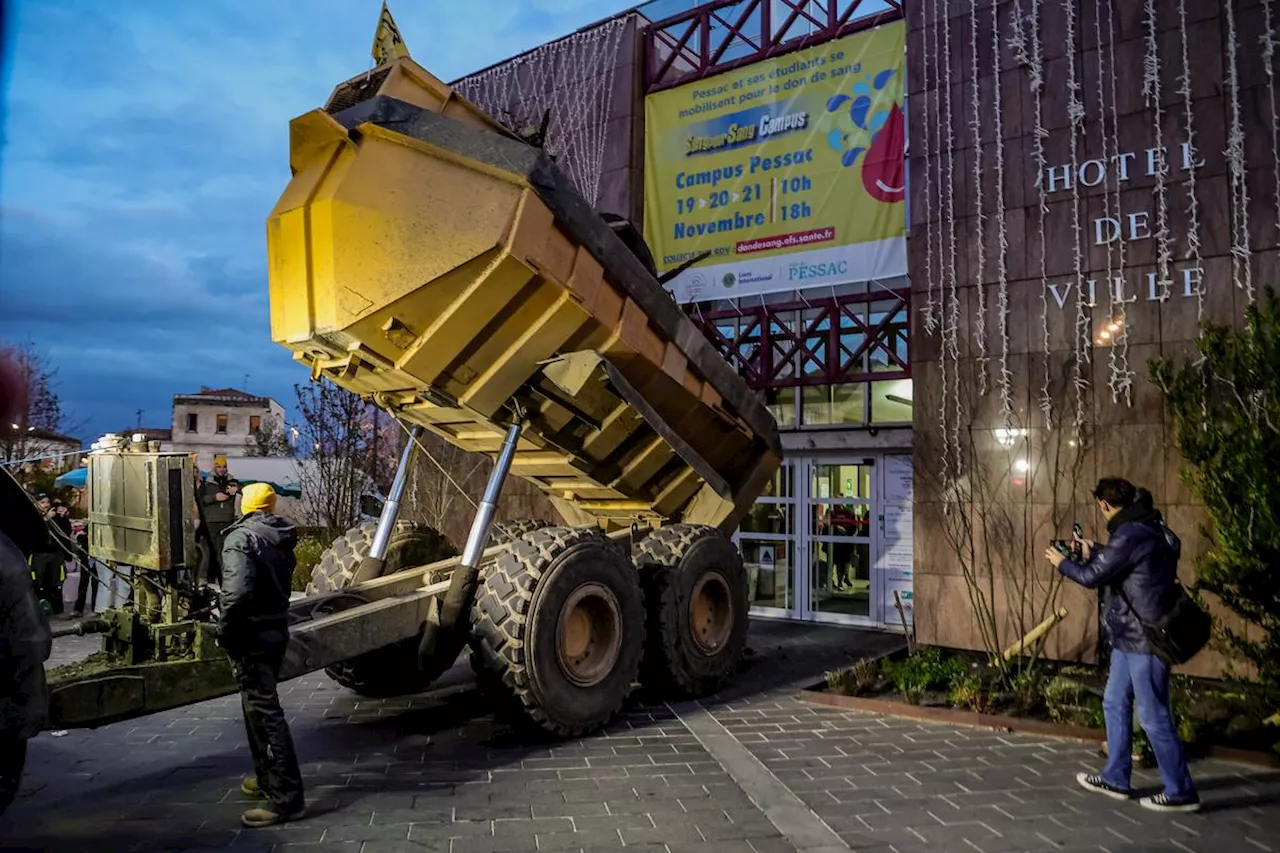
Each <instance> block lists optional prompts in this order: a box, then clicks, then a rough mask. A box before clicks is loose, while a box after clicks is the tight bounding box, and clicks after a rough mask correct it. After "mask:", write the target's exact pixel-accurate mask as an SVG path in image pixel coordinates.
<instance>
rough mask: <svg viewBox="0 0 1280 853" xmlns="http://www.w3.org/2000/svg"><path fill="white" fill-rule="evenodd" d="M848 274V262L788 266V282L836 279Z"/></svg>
mask: <svg viewBox="0 0 1280 853" xmlns="http://www.w3.org/2000/svg"><path fill="white" fill-rule="evenodd" d="M847 272H849V262H848V261H831V262H829V263H823V264H787V281H807V280H809V279H815V278H834V277H835V276H838V275H844V274H846V273H847Z"/></svg>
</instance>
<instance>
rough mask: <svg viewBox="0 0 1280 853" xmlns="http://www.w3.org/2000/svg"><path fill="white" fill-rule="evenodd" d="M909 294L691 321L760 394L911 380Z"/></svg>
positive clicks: (742, 310) (816, 301) (694, 316)
mask: <svg viewBox="0 0 1280 853" xmlns="http://www.w3.org/2000/svg"><path fill="white" fill-rule="evenodd" d="M910 306H911V292H910V290H909V289H907V288H902V289H899V290H886V291H883V292H878V293H870V294H853V295H847V296H838V297H837V296H831V297H811V298H808V299H805V300H802V301H800V300H798V301H795V302H788V303H781V304H779V303H775V304H767V305H766V304H760V305H755V306H751V305H742V306H739V307H734V308H729V309H717V310H715V311H701V310H698V309H696V308H695V309H694V310H693V311H691V312H690V315H689V317H690V319H691V320H693V321H694V324H695V325H697V326H698V328H699V329H701V330H702V333H703V334H705V335H706V336H707V339H708V340H710V341H711V344H712V346H714V347H715V348H716V349H717V350H718V351H719V352H720V354H721V355H722V356H723V357H724V359H725V360H726V361H728V362H729V363H730V364H731V365H733V367H734V369H735V370H737V371H738V373H739V375H740V376H742V378H743V379H745V380H746V381H747V384H748V385H750V386H751V387H752V388H755V389H757V390H764V389H774V388H794V387H797V386H800V387H803V386H810V385H832V384H842V383H847V382H869V381H873V380H882V379H910V378H911V359H910V355H909V351H908V338H907V335H908V326H909V320H908V318H909V317H910V314H911V307H910Z"/></svg>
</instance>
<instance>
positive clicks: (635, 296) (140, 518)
mask: <svg viewBox="0 0 1280 853" xmlns="http://www.w3.org/2000/svg"><path fill="white" fill-rule="evenodd" d="M289 160H290V163H289V165H290V169H291V172H292V180H291V181H290V182H289V184H288V186H287V187H286V188H285V190H284V192H283V194H282V195H281V197H280V199H279V202H278V203H277V205H276V207H275V209H274V210H273V211H272V212H271V214H270V217H269V219H268V225H267V235H268V256H269V263H270V305H271V334H272V338H273V339H274V340H275V341H276V342H277V343H279V344H281V345H282V346H284V347H287V348H288V349H290V350H291V351H292V352H293V354H294V358H295V359H296V360H297V361H298V362H300V364H301V365H303V366H305V367H306V368H307V369H308V370H309V371H310V373H311V376H312V378H313V379H315V380H318V381H328V382H332V383H334V384H335V385H338V386H340V387H342V388H345V389H349V390H350V391H353V392H356V393H358V394H360V395H362V396H364V397H365V398H367V399H370V400H372V401H373V402H375V403H376V404H377V405H378V406H379V407H381V408H382V409H384V410H385V411H387V412H389V413H390V414H391V415H392V416H393V417H395V418H397V419H398V420H400V421H401V423H402V424H404V425H405V427H406V430H407V431H408V432H409V434H410V439H411V440H410V441H409V442H408V443H407V444H406V446H405V448H404V454H403V456H402V458H401V462H400V467H399V470H398V471H397V474H396V477H395V482H394V484H393V486H392V489H391V492H390V494H389V498H388V500H387V501H386V504H385V507H384V508H383V510H382V514H381V517H380V518H379V520H378V521H377V522H376V523H369V524H366V525H362V526H360V527H357V528H355V529H353V530H352V531H349V532H348V533H347V534H346V535H345V536H344V537H342V538H340V539H339V540H338V541H336V542H335V543H334V545H333V547H332V548H330V549H329V551H328V552H326V554H325V555H324V557H323V558H322V559H321V561H320V563H319V565H318V566H317V568H316V570H315V574H314V576H313V578H312V581H311V584H310V586H309V588H308V590H307V596H306V598H304V599H302V600H301V601H298V602H296V603H295V604H294V606H293V611H292V628H291V636H292V639H291V645H290V648H289V652H288V656H287V659H286V664H285V671H284V673H283V674H282V677H284V678H290V677H296V676H298V675H301V674H304V673H307V672H314V671H316V670H319V669H326V671H327V672H328V673H329V674H330V675H331V676H332V677H334V678H335V679H337V680H338V681H339V682H341V683H342V684H344V685H346V686H347V687H350V688H351V689H353V690H356V691H358V692H361V693H363V694H367V695H391V694H394V693H403V692H411V691H416V690H420V689H422V688H423V687H425V686H427V685H428V684H430V682H431V681H432V680H433V679H435V678H437V677H438V676H439V675H440V674H441V673H442V672H443V671H444V670H446V669H447V668H449V667H451V666H452V665H453V664H454V663H455V662H456V661H457V659H458V658H459V655H460V654H461V653H462V652H463V651H464V650H465V649H466V647H467V646H468V645H469V647H470V649H469V656H470V658H471V660H472V663H473V666H475V668H476V670H477V676H478V680H479V683H480V684H481V686H482V687H483V688H484V689H486V690H492V691H495V692H496V693H498V694H499V695H500V696H501V697H502V699H503V701H504V702H506V703H507V704H509V706H510V707H512V708H515V709H517V710H519V711H520V712H521V713H523V715H524V716H525V717H526V718H527V719H528V720H529V721H531V722H533V723H535V724H537V725H538V726H540V727H542V728H543V729H545V730H547V731H549V732H552V733H556V734H560V735H574V734H580V733H583V732H586V731H590V730H592V729H595V728H597V727H599V726H601V725H603V724H604V723H606V722H607V721H608V720H609V719H610V718H611V717H612V716H613V715H614V714H615V713H616V712H617V711H618V709H619V708H620V707H621V706H622V704H623V702H624V701H625V700H626V697H627V696H628V694H629V693H630V691H631V690H632V689H633V687H634V686H635V685H636V683H637V682H639V683H644V684H647V685H648V686H650V687H652V688H654V689H656V690H659V691H663V692H671V691H675V692H678V693H680V694H683V695H700V694H704V693H706V692H708V691H712V690H715V689H717V688H718V687H719V686H720V685H722V684H723V683H724V681H725V679H726V678H728V677H729V676H730V675H731V674H732V672H733V671H734V669H735V666H736V664H737V662H738V660H739V658H740V656H741V654H742V651H743V649H744V646H745V641H746V631H747V608H748V602H747V597H746V590H747V582H746V578H745V573H744V569H743V564H742V558H741V555H740V554H739V553H738V552H737V550H736V548H735V547H734V546H733V544H732V542H731V540H730V538H729V535H730V534H731V533H732V531H733V530H734V529H735V528H736V527H737V525H738V523H739V522H740V520H741V519H742V517H743V516H744V515H745V514H746V512H747V511H748V510H749V508H750V507H751V505H752V503H753V502H754V501H755V499H756V497H757V496H758V495H759V493H760V492H761V491H762V490H763V489H764V487H765V485H766V484H767V483H768V482H769V481H770V480H771V479H772V478H773V477H774V476H775V474H776V473H777V471H778V467H779V465H780V463H781V451H780V444H779V439H778V432H777V425H776V423H775V421H774V419H773V417H772V416H771V415H770V413H769V412H768V410H767V409H766V408H765V407H764V406H763V405H762V404H761V402H760V401H759V399H758V398H757V397H756V395H755V394H754V393H753V392H752V391H751V389H750V388H748V386H747V385H746V384H745V382H744V381H743V380H742V379H741V378H740V377H739V376H738V375H737V374H736V373H735V372H734V371H733V370H732V369H731V367H730V366H729V364H727V363H726V362H725V361H724V360H723V359H722V358H721V357H720V355H719V354H718V353H717V352H716V351H715V350H714V349H713V347H712V346H711V345H710V343H709V342H708V341H707V340H706V339H705V338H704V337H703V335H702V334H701V333H700V332H699V331H698V330H697V328H695V326H694V325H693V324H692V323H691V322H690V321H689V320H688V319H687V318H686V316H685V315H684V314H683V312H682V311H681V309H680V308H679V306H678V305H677V304H676V303H675V302H674V300H673V299H672V298H671V296H670V295H669V294H668V293H667V292H666V291H665V290H664V289H663V287H662V286H661V284H660V283H659V281H658V280H657V279H656V278H655V275H654V271H653V264H652V260H651V258H649V256H648V253H647V249H644V248H643V241H642V240H640V238H639V236H638V235H637V234H636V233H635V231H634V229H631V228H630V226H628V225H627V224H626V223H621V222H618V221H617V220H616V219H615V220H614V221H608V220H606V218H604V217H602V216H601V215H600V214H598V213H597V212H596V211H595V210H593V209H592V208H591V206H590V205H589V204H588V202H587V201H585V200H584V199H583V198H582V197H581V196H580V195H579V194H578V193H577V192H576V191H575V189H574V188H573V186H572V185H571V184H570V183H569V181H568V180H567V179H566V178H565V176H564V175H563V174H562V173H561V172H560V171H559V170H558V169H557V167H556V165H555V164H554V163H553V162H552V160H551V159H550V158H549V157H548V156H547V155H546V154H545V153H544V152H543V151H541V150H539V149H538V148H537V147H535V146H533V145H530V144H528V143H527V142H525V141H524V140H522V139H521V138H519V137H517V136H516V135H515V134H513V133H512V132H510V131H508V130H506V129H504V128H503V127H502V126H501V125H499V124H498V123H497V122H495V121H494V120H493V119H491V118H490V117H489V116H487V115H485V114H484V113H482V112H481V111H480V110H479V109H477V108H476V107H475V106H474V105H472V104H471V103H469V102H467V101H466V100H465V99H463V98H461V97H460V96H459V95H458V94H457V93H456V92H454V91H452V90H451V89H450V88H449V87H448V86H447V85H445V84H444V83H442V82H441V81H440V80H438V79H436V78H435V77H433V76H432V75H431V74H430V73H428V72H427V71H426V70H425V69H423V68H422V67H421V66H419V65H418V64H416V63H415V62H414V61H413V60H412V59H409V58H407V57H404V58H400V59H396V60H394V61H392V62H389V63H386V64H384V65H382V66H381V67H379V68H377V69H375V70H373V71H371V72H369V73H366V74H361V75H359V76H358V77H355V78H353V79H351V80H349V81H347V82H345V83H342V84H341V85H340V86H338V88H337V89H336V90H335V91H334V93H333V95H332V96H331V97H330V99H329V101H328V103H327V104H326V105H325V106H324V107H323V108H321V109H316V110H313V111H311V112H308V113H306V114H305V115H302V116H299V117H297V118H295V119H294V120H293V122H292V123H291V125H290V153H289ZM423 431H430V432H432V433H434V434H436V435H438V436H440V437H442V438H444V439H445V440H447V441H449V442H451V443H452V444H454V445H456V446H457V447H460V448H463V449H465V450H468V451H472V452H475V453H481V454H486V455H488V456H490V457H492V458H493V460H494V463H495V464H494V467H493V472H492V475H491V477H490V480H489V483H488V487H487V488H486V491H485V494H484V496H483V499H482V500H481V501H480V503H479V510H478V512H477V514H476V517H475V520H474V523H473V526H472V529H471V534H470V537H469V539H468V541H467V542H466V545H465V547H464V548H463V550H462V553H461V554H457V553H456V552H455V550H454V549H453V548H452V547H451V546H450V545H449V544H448V543H447V541H446V540H444V538H443V537H442V536H440V535H439V533H437V532H436V531H434V530H430V529H427V528H424V527H421V526H418V525H414V524H411V523H408V522H405V521H401V520H400V519H399V518H398V512H399V506H400V502H401V500H402V498H403V493H404V486H405V480H406V472H407V469H408V465H409V462H410V460H411V457H412V456H413V454H414V453H415V452H418V451H417V447H418V445H419V444H420V436H421V435H422V433H423ZM190 465H191V463H190V460H189V459H187V458H186V457H185V456H182V455H174V454H163V453H155V452H152V451H151V450H150V449H148V448H146V447H144V446H141V445H130V444H128V443H125V444H123V445H117V446H111V447H104V448H100V449H99V450H98V451H97V452H95V453H94V454H93V455H92V456H91V460H90V479H89V488H90V496H91V503H92V504H93V512H92V514H91V519H90V520H91V528H92V533H91V537H90V551H91V552H92V553H93V554H94V555H95V556H96V557H98V558H99V559H101V560H107V561H113V562H116V563H122V564H124V563H127V564H129V565H131V566H133V567H134V568H133V578H134V584H135V586H134V588H135V592H137V593H138V594H136V595H135V597H134V601H133V603H132V604H131V606H130V607H128V608H125V609H122V610H118V611H113V612H109V613H107V614H105V615H104V617H103V618H101V619H99V620H96V621H95V622H93V623H92V624H89V625H78V626H75V627H74V628H71V629H66V630H68V631H70V630H100V631H103V632H104V633H105V634H106V637H105V640H104V651H103V653H102V655H101V656H99V657H98V660H96V661H91V662H89V663H88V664H82V665H78V666H77V667H72V668H68V669H66V670H64V671H61V672H59V671H55V672H54V673H51V682H52V684H53V711H54V712H53V720H52V721H51V725H52V726H56V727H58V728H66V727H69V726H78V725H80V726H83V725H99V724H101V723H104V722H109V721H112V720H116V719H122V718H126V717H130V716H137V715H139V714H144V713H150V712H152V711H156V710H161V709H163V708H171V707H176V706H178V705H182V704H187V703H190V702H195V701H201V700H203V699H207V698H211V697H212V696H216V695H223V694H226V693H231V692H233V691H234V689H235V688H234V684H233V683H232V682H231V679H230V674H229V671H228V670H227V664H226V659H225V657H223V655H222V654H221V652H220V650H219V649H217V647H216V646H215V644H214V643H213V641H212V636H211V634H210V632H209V628H208V618H207V613H208V610H209V608H210V607H211V606H212V605H213V603H214V602H215V601H216V599H215V598H214V597H213V596H212V595H211V594H210V592H209V590H208V589H207V588H205V587H204V586H202V585H201V583H200V582H199V579H198V578H194V577H193V571H192V567H193V566H194V564H195V561H196V556H195V555H196V553H197V550H198V549H197V547H196V542H195V541H194V539H193V537H192V536H191V535H190V529H191V526H192V521H193V519H192V518H191V512H192V506H193V505H195V502H194V501H193V500H192V493H191V489H192V486H193V483H194V472H193V471H192V470H191V468H190ZM507 476H515V477H520V478H523V479H525V480H527V481H528V482H531V483H533V484H535V485H536V486H537V487H538V488H539V489H541V490H542V491H543V492H544V493H545V494H546V495H547V497H548V498H549V499H550V501H551V503H552V505H553V506H554V507H555V509H556V510H557V512H558V513H559V514H560V516H561V518H562V523H561V524H559V525H545V524H541V523H538V522H530V521H521V520H498V521H495V519H494V509H495V506H496V504H497V499H498V497H499V494H500V491H501V488H502V484H503V481H504V479H505V478H506V477H507Z"/></svg>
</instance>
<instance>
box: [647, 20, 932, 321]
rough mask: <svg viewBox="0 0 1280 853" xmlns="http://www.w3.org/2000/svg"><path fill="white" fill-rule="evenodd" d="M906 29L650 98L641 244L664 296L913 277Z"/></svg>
mask: <svg viewBox="0 0 1280 853" xmlns="http://www.w3.org/2000/svg"><path fill="white" fill-rule="evenodd" d="M905 43H906V25H905V23H904V22H902V21H898V22H895V23H892V24H886V25H884V26H881V27H879V28H877V29H874V30H870V31H868V32H865V33H858V34H856V35H852V36H847V37H845V38H842V39H838V40H835V41H831V42H827V43H825V44H822V45H819V46H817V47H812V48H808V49H806V50H801V51H797V52H795V53H789V54H787V55H786V56H782V57H779V58H777V59H771V60H767V61H764V62H758V63H755V64H754V65H749V66H746V67H744V68H740V69H737V70H735V71H730V72H726V73H724V74H718V75H716V76H714V77H709V78H707V79H704V80H699V81H697V82H695V83H689V84H686V85H684V86H680V87H678V88H675V89H668V90H666V91H663V92H658V93H656V94H653V95H649V96H648V97H647V98H646V99H645V123H646V124H645V175H644V180H645V193H644V225H645V229H644V230H645V240H646V242H648V244H649V248H650V249H651V250H652V251H653V255H654V260H655V261H656V262H657V266H658V271H659V272H660V273H662V272H667V271H669V270H671V269H674V268H675V267H678V266H680V265H681V264H682V263H684V262H686V261H687V260H690V259H692V258H694V257H697V256H698V255H699V254H702V253H704V252H711V253H712V254H711V257H709V258H706V259H705V260H703V261H701V262H699V263H698V264H696V265H694V266H693V267H692V268H690V269H687V270H685V271H684V272H683V273H681V274H680V275H679V276H677V277H676V278H675V279H674V280H673V281H672V282H670V283H669V284H668V287H670V288H671V289H672V291H673V292H674V294H675V297H676V299H677V301H679V302H691V301H701V300H706V299H729V298H736V297H741V296H750V295H754V294H758V293H767V292H776V291H783V290H799V289H801V288H805V287H811V286H814V285H832V284H841V283H846V282H853V281H866V280H870V279H887V278H892V277H895V276H901V275H905V274H906V272H907V251H906V179H905V168H904V151H905V134H906V120H905V117H904V116H903V113H902V103H903V96H904V86H903V58H904V54H905Z"/></svg>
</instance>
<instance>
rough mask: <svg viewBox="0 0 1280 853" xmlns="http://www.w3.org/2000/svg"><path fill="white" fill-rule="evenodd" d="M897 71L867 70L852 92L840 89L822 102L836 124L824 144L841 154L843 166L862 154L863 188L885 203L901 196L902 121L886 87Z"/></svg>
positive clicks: (898, 109) (902, 191) (903, 173)
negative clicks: (867, 72) (866, 73)
mask: <svg viewBox="0 0 1280 853" xmlns="http://www.w3.org/2000/svg"><path fill="white" fill-rule="evenodd" d="M897 73H898V72H897V71H895V70H893V69H886V70H884V71H880V72H879V73H877V74H875V75H874V76H871V75H867V76H865V77H863V78H862V79H861V80H858V82H856V83H854V84H853V94H845V93H843V92H842V93H840V94H838V95H833V96H832V97H831V99H830V100H829V101H827V114H828V115H829V116H832V117H833V121H834V122H835V124H836V126H835V127H833V128H832V129H831V130H830V131H829V132H828V133H827V145H828V146H829V147H830V148H832V149H834V150H835V151H838V152H839V153H840V163H841V165H843V166H845V167H846V168H849V167H852V166H855V165H857V163H858V161H859V159H861V161H862V187H863V189H865V190H866V191H867V195H869V196H871V197H872V198H874V199H875V200H876V201H881V202H885V203H886V204H893V203H894V202H899V201H902V200H903V199H904V198H905V196H906V180H905V160H906V144H905V138H906V137H905V124H906V120H905V119H904V118H903V115H902V109H901V107H899V105H898V103H897V101H896V100H894V99H893V98H892V96H891V95H890V94H888V93H886V92H885V88H886V87H887V86H888V85H889V83H890V82H891V81H892V80H893V79H894V77H895V76H897ZM846 115H847V116H848V125H846V123H845V121H844V118H845V116H846ZM849 125H851V126H849Z"/></svg>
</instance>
